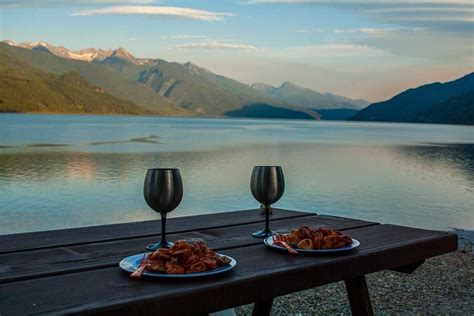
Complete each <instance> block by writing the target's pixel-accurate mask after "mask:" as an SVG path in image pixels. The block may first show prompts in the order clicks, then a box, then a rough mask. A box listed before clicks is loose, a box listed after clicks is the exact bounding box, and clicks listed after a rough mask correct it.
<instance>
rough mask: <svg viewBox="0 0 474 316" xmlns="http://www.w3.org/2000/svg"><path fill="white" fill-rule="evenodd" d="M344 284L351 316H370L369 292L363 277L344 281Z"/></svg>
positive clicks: (372, 313) (371, 313)
mask: <svg viewBox="0 0 474 316" xmlns="http://www.w3.org/2000/svg"><path fill="white" fill-rule="evenodd" d="M344 282H345V283H346V291H347V296H348V297H349V303H350V304H351V311H352V315H354V316H372V315H374V312H373V311H372V304H371V303H370V295H369V290H368V289H367V282H366V281H365V276H361V277H357V278H354V279H347V280H344Z"/></svg>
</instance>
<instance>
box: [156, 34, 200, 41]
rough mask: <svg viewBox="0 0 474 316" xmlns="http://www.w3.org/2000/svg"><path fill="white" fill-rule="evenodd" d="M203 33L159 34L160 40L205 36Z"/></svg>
mask: <svg viewBox="0 0 474 316" xmlns="http://www.w3.org/2000/svg"><path fill="white" fill-rule="evenodd" d="M206 37H207V36H205V35H189V34H171V35H161V36H160V38H161V39H162V40H168V39H171V40H175V39H191V38H206Z"/></svg>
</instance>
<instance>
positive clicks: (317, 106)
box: [252, 81, 369, 111]
mask: <svg viewBox="0 0 474 316" xmlns="http://www.w3.org/2000/svg"><path fill="white" fill-rule="evenodd" d="M252 87H253V88H254V89H256V90H259V91H262V92H265V93H266V94H267V95H269V96H271V97H273V98H276V99H278V100H280V101H282V102H286V103H290V104H295V105H299V106H302V107H305V108H308V109H313V110H316V111H318V110H334V109H361V108H363V107H365V106H367V105H368V104H369V103H368V102H367V101H365V100H360V99H359V100H353V99H349V98H346V97H343V96H339V95H336V94H332V93H320V92H317V91H314V90H311V89H308V88H303V87H300V86H298V85H296V84H294V83H291V82H288V81H285V82H283V83H282V84H281V86H280V87H274V86H271V85H267V84H264V83H255V84H253V85H252Z"/></svg>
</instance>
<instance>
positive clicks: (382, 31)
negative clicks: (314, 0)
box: [334, 27, 425, 35]
mask: <svg viewBox="0 0 474 316" xmlns="http://www.w3.org/2000/svg"><path fill="white" fill-rule="evenodd" d="M423 30H425V29H424V28H422V27H413V28H396V27H389V28H374V27H361V28H352V29H351V28H349V29H335V30H334V33H362V34H366V35H387V34H389V33H395V32H412V31H423Z"/></svg>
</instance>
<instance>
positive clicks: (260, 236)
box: [252, 230, 273, 238]
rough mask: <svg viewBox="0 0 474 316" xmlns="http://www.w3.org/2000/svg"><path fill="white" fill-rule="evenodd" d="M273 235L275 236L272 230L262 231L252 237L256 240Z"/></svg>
mask: <svg viewBox="0 0 474 316" xmlns="http://www.w3.org/2000/svg"><path fill="white" fill-rule="evenodd" d="M272 235H273V232H272V231H271V230H270V231H265V230H260V231H258V232H255V233H253V234H252V236H253V237H255V238H267V237H270V236H272Z"/></svg>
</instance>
